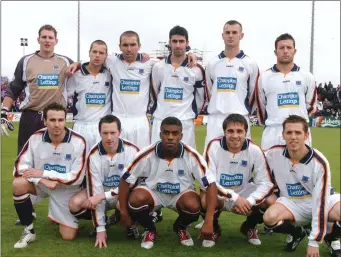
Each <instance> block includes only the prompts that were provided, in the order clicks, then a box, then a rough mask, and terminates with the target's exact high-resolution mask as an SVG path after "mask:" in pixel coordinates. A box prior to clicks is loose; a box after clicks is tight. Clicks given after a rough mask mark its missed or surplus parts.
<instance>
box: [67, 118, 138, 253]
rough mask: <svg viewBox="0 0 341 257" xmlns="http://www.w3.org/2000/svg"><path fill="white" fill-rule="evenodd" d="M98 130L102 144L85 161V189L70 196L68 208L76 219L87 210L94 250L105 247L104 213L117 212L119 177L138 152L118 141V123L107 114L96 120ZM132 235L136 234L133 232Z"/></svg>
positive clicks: (127, 142) (136, 148)
mask: <svg viewBox="0 0 341 257" xmlns="http://www.w3.org/2000/svg"><path fill="white" fill-rule="evenodd" d="M98 129H99V133H100V135H101V138H102V140H101V141H100V142H99V143H98V144H97V145H95V146H94V147H93V148H92V149H91V151H90V153H89V155H88V157H87V162H86V179H87V189H84V190H82V191H81V192H79V193H78V194H76V195H74V196H73V197H72V198H71V200H70V202H69V207H70V212H71V213H72V214H73V215H75V217H78V218H81V217H82V215H83V214H84V213H85V212H86V211H87V210H91V214H92V221H93V224H94V226H95V228H96V232H97V233H96V242H95V247H96V246H98V247H99V248H102V246H103V247H107V244H106V238H107V233H106V225H107V224H106V211H107V210H110V209H116V210H119V203H118V185H119V183H120V178H121V174H122V172H123V169H124V168H125V167H127V166H128V164H129V163H130V162H131V161H132V160H133V158H134V157H135V155H136V153H137V152H138V151H139V148H138V147H137V146H135V145H134V144H132V143H130V142H129V141H126V140H123V139H121V138H120V134H121V122H120V120H119V119H118V118H117V117H115V116H113V115H111V114H109V115H106V116H104V117H103V118H101V119H100V121H99V125H98ZM131 230H133V229H130V230H129V232H130V231H131ZM135 231H136V232H138V230H137V229H136V228H135ZM133 232H134V230H133Z"/></svg>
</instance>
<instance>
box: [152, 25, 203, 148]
mask: <svg viewBox="0 0 341 257" xmlns="http://www.w3.org/2000/svg"><path fill="white" fill-rule="evenodd" d="M188 43H189V42H188V32H187V30H186V29H185V28H183V27H180V26H175V27H174V28H172V29H171V30H170V32H169V46H170V48H171V51H172V52H171V55H169V56H168V57H167V58H166V59H165V61H161V62H159V63H157V64H155V65H154V67H153V74H152V76H153V86H154V90H155V92H156V95H157V107H156V110H155V112H154V114H153V116H154V120H153V128H152V142H153V143H154V142H156V141H158V140H160V124H161V122H162V120H163V119H164V118H166V117H168V116H174V117H176V118H178V119H179V120H181V123H182V126H183V142H185V143H186V144H188V145H190V146H191V147H193V148H195V131H194V119H195V118H196V117H197V115H198V113H199V112H200V110H201V109H202V108H203V104H204V85H205V81H204V79H205V72H204V69H203V68H202V67H201V66H200V65H196V66H195V67H192V68H189V67H188V60H187V55H186V47H187V46H188Z"/></svg>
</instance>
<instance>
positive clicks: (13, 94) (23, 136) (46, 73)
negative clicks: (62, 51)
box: [1, 25, 73, 154]
mask: <svg viewBox="0 0 341 257" xmlns="http://www.w3.org/2000/svg"><path fill="white" fill-rule="evenodd" d="M38 35H39V37H38V39H37V40H38V43H39V45H40V50H39V51H36V52H35V53H33V54H29V55H26V56H24V57H22V58H21V59H20V61H19V62H18V65H17V67H16V69H15V72H14V80H13V81H12V82H11V83H10V85H9V87H8V88H7V90H6V93H5V98H4V101H3V104H2V108H1V132H2V134H3V135H4V134H5V135H8V132H7V131H6V127H7V128H8V129H9V130H13V129H14V127H13V125H11V123H10V122H9V121H8V118H7V113H8V112H9V111H10V109H11V107H12V105H13V103H14V102H15V101H16V99H17V98H18V96H19V95H20V93H21V92H22V91H23V90H24V92H25V99H24V101H22V103H21V105H20V109H21V110H22V114H21V118H20V122H19V132H18V154H19V153H20V152H21V149H22V148H23V146H24V144H25V143H26V141H27V140H28V139H29V138H30V136H31V135H32V134H33V133H34V132H36V131H37V130H39V129H41V128H43V127H44V122H43V118H42V111H43V109H44V108H45V107H46V106H47V105H49V104H51V103H54V102H56V103H59V104H61V105H63V106H66V104H67V96H66V89H65V87H64V80H65V76H64V73H65V70H66V67H67V66H68V65H70V64H71V63H72V62H73V61H72V60H71V59H69V58H68V57H65V56H62V55H58V54H55V53H54V47H55V45H56V44H57V43H58V39H57V31H56V29H55V28H54V27H52V26H51V25H44V26H42V27H41V28H40V29H39V32H38Z"/></svg>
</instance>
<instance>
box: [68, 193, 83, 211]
mask: <svg viewBox="0 0 341 257" xmlns="http://www.w3.org/2000/svg"><path fill="white" fill-rule="evenodd" d="M81 206H82V199H80V198H79V197H77V196H73V197H72V198H71V199H70V201H69V209H70V211H71V212H76V211H79V210H80V209H81Z"/></svg>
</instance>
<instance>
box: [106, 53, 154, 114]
mask: <svg viewBox="0 0 341 257" xmlns="http://www.w3.org/2000/svg"><path fill="white" fill-rule="evenodd" d="M141 61H142V54H138V55H137V58H136V61H135V62H133V63H128V62H126V61H125V60H124V58H123V55H122V54H120V55H118V56H108V57H107V59H106V63H105V65H106V67H107V68H108V69H109V70H110V73H111V75H112V77H113V91H112V104H113V106H112V112H113V114H114V115H115V114H127V115H133V116H141V115H142V116H145V115H146V113H147V108H148V104H149V102H150V101H155V92H152V90H153V87H152V85H151V73H152V67H153V65H154V64H155V62H157V61H158V60H155V59H150V60H148V61H146V62H144V63H142V62H141ZM152 98H153V99H152Z"/></svg>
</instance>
